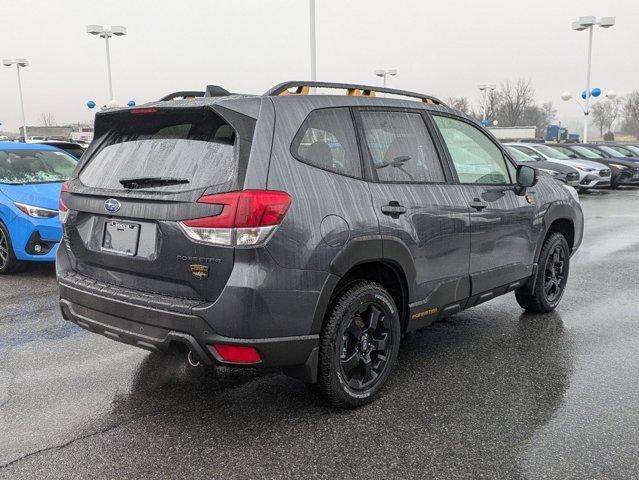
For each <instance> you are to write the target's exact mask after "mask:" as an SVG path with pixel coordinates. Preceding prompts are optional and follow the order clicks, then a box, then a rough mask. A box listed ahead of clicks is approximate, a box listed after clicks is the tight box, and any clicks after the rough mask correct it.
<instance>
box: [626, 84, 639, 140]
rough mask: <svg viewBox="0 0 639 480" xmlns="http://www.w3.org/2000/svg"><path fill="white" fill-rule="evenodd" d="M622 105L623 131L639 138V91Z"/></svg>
mask: <svg viewBox="0 0 639 480" xmlns="http://www.w3.org/2000/svg"><path fill="white" fill-rule="evenodd" d="M622 104H623V131H624V132H625V133H629V134H630V135H634V136H635V137H637V138H639V90H635V91H633V92H632V93H631V94H629V95H627V96H626V98H625V99H624V100H623V101H622Z"/></svg>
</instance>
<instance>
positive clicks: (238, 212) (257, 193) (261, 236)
mask: <svg viewBox="0 0 639 480" xmlns="http://www.w3.org/2000/svg"><path fill="white" fill-rule="evenodd" d="M198 203H206V204H209V205H219V206H221V207H222V211H221V212H220V213H219V214H218V215H215V216H211V217H202V218H194V219H192V220H184V221H182V222H180V226H181V227H182V229H183V230H184V232H185V233H186V234H187V235H188V236H189V237H190V238H192V239H193V240H195V241H198V242H203V243H210V244H217V245H228V246H237V247H253V246H257V245H261V244H263V243H265V242H266V241H267V240H268V239H269V238H270V236H271V235H272V234H273V232H275V230H276V229H277V226H278V225H279V224H280V223H282V220H284V216H285V215H286V212H287V211H288V208H289V207H290V205H291V196H290V195H289V194H288V193H286V192H280V191H275V190H242V191H238V192H228V193H219V194H215V195H206V196H204V197H201V198H200V199H199V200H198Z"/></svg>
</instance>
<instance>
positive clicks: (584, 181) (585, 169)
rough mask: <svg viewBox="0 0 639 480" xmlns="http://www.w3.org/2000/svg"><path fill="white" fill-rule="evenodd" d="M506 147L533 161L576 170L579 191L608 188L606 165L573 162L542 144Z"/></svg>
mask: <svg viewBox="0 0 639 480" xmlns="http://www.w3.org/2000/svg"><path fill="white" fill-rule="evenodd" d="M508 145H509V146H512V147H514V148H516V149H517V150H519V151H521V152H524V153H525V154H526V155H528V156H530V157H532V158H534V159H535V160H540V161H541V160H545V161H551V162H558V163H563V164H564V165H569V166H571V167H573V168H576V169H577V171H578V172H579V184H578V185H576V186H575V188H577V189H578V190H580V191H583V190H588V189H590V188H592V187H595V186H596V187H609V186H610V168H608V166H607V165H604V164H602V163H598V162H593V161H591V160H582V159H579V160H575V159H573V158H570V157H568V155H565V154H563V153H562V152H560V151H559V150H557V149H555V148H553V147H551V146H549V145H544V144H543V143H509V144H508Z"/></svg>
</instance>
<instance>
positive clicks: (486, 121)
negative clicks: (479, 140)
mask: <svg viewBox="0 0 639 480" xmlns="http://www.w3.org/2000/svg"><path fill="white" fill-rule="evenodd" d="M489 123H490V122H489V121H488V120H482V121H481V124H482V125H483V126H484V127H487V126H488V124H489Z"/></svg>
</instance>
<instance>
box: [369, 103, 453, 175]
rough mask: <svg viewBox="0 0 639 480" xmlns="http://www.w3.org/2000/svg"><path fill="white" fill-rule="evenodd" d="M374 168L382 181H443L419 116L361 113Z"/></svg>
mask: <svg viewBox="0 0 639 480" xmlns="http://www.w3.org/2000/svg"><path fill="white" fill-rule="evenodd" d="M361 117H362V125H363V127H364V137H365V140H366V145H367V146H368V150H369V152H370V154H371V158H372V161H373V168H374V170H375V171H376V172H377V177H378V179H379V180H380V181H381V182H407V183H409V182H443V181H444V172H443V171H442V167H441V164H440V162H439V157H438V155H437V151H436V150H435V146H434V145H433V142H432V139H431V137H430V134H429V133H428V130H427V129H426V124H425V123H424V119H423V118H422V116H421V115H420V114H419V113H407V112H381V111H362V112H361Z"/></svg>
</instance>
